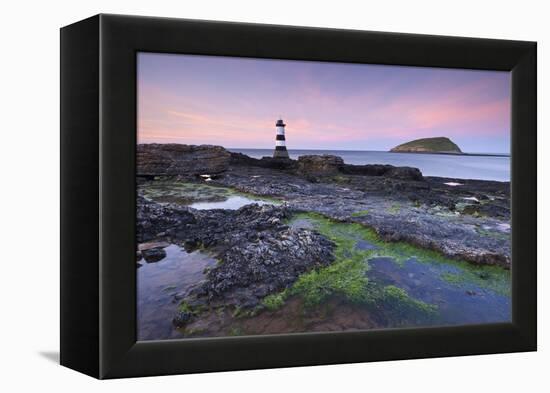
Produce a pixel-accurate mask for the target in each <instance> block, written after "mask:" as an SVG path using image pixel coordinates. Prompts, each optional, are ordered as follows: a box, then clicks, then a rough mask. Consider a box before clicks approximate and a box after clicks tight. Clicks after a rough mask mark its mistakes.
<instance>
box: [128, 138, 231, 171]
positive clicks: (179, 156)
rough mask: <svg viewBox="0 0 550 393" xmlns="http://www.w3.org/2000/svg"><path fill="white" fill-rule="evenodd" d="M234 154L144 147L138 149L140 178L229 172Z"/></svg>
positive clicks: (169, 146)
mask: <svg viewBox="0 0 550 393" xmlns="http://www.w3.org/2000/svg"><path fill="white" fill-rule="evenodd" d="M230 157H231V154H230V153H229V152H228V151H227V150H225V149H224V148H223V147H221V146H211V145H181V144H175V143H169V144H157V143H152V144H141V145H138V146H137V173H138V175H140V176H155V175H160V176H174V175H180V176H197V175H204V174H217V173H221V172H224V171H225V170H227V168H228V166H229V161H230Z"/></svg>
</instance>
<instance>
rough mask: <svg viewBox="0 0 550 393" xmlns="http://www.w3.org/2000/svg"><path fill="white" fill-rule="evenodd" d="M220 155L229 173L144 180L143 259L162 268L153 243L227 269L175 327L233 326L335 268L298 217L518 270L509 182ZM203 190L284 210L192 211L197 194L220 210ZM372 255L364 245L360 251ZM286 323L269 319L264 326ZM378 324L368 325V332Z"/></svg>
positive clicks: (325, 246) (319, 159) (190, 293)
mask: <svg viewBox="0 0 550 393" xmlns="http://www.w3.org/2000/svg"><path fill="white" fill-rule="evenodd" d="M222 149H223V148H222ZM176 150H177V149H176ZM162 154H164V152H163V153H162ZM193 154H194V153H193ZM222 156H224V158H223V160H222V161H223V162H224V163H223V165H221V164H220V163H219V160H218V158H215V159H214V162H213V163H208V162H206V163H201V164H192V165H190V167H189V168H186V167H184V166H180V167H177V168H178V169H177V171H178V174H177V175H170V174H168V175H166V174H162V179H161V180H158V179H156V180H153V179H151V178H150V177H148V176H144V177H141V178H140V180H139V182H140V193H139V196H138V198H137V239H138V242H139V243H145V244H148V246H143V245H142V246H141V248H140V249H139V250H138V258H139V257H141V256H142V257H143V259H144V260H145V261H146V262H151V261H153V262H154V260H155V259H157V258H160V257H161V255H160V253H159V251H158V250H159V249H160V250H162V247H154V245H155V242H159V241H168V242H169V243H173V244H178V245H180V246H183V247H184V248H185V250H187V251H189V252H192V251H193V250H198V249H205V250H207V251H208V253H211V255H213V257H214V258H215V259H216V260H218V263H217V264H216V265H215V266H213V267H210V268H208V270H207V271H206V272H205V278H204V280H202V281H200V282H197V283H196V285H193V286H192V287H191V288H190V289H188V290H186V291H185V292H180V293H177V295H176V296H175V297H174V299H175V300H174V301H175V302H177V303H178V304H179V305H180V306H181V307H179V311H178V312H177V313H176V315H175V317H174V320H173V323H174V325H175V326H176V327H182V326H185V327H186V329H187V328H188V327H190V326H191V327H193V328H195V327H197V329H199V328H201V329H202V328H205V329H206V330H208V329H209V328H206V327H205V326H202V325H203V324H206V325H208V324H213V325H216V326H219V324H220V321H221V320H223V321H231V320H232V318H233V315H232V313H235V312H237V313H238V312H241V311H242V310H245V311H246V310H257V309H258V307H260V308H261V307H262V300H263V299H264V298H265V297H266V296H268V295H271V294H274V293H278V292H280V291H282V290H284V289H285V288H289V287H290V286H291V285H292V284H293V283H294V282H296V280H297V279H298V278H299V276H301V275H302V274H304V273H305V272H308V271H311V270H312V269H317V268H320V267H323V266H328V265H330V264H331V263H332V262H333V261H334V259H335V258H334V249H335V245H334V244H333V243H332V242H331V241H330V240H328V239H327V238H326V237H324V236H322V235H320V234H319V233H318V232H317V231H316V230H315V229H314V228H312V227H307V226H305V227H289V226H288V225H286V222H287V220H288V219H289V218H290V217H292V216H293V215H294V214H296V213H298V212H315V213H319V214H322V215H323V216H326V217H328V218H331V219H333V220H335V221H339V222H347V223H359V224H362V225H364V226H366V227H369V228H372V229H373V230H374V231H375V232H376V233H377V234H378V235H379V237H380V238H381V239H382V240H384V241H388V242H398V241H405V242H408V243H411V244H414V245H417V246H420V247H422V248H426V249H432V250H437V251H440V252H441V253H442V254H444V255H445V256H448V257H451V258H456V259H460V260H465V261H468V262H471V263H473V264H480V265H498V266H501V267H504V268H509V267H510V256H511V251H510V188H509V187H510V185H509V183H504V182H495V181H478V180H464V179H460V180H458V179H448V178H438V177H424V176H422V174H421V173H420V171H419V170H418V169H416V168H409V167H393V166H391V165H347V164H345V163H343V162H342V161H341V159H340V158H339V157H336V156H306V157H305V158H301V159H299V160H291V159H284V160H281V159H273V158H270V157H264V158H263V159H255V158H251V157H248V156H246V155H244V154H241V153H230V154H229V153H228V154H227V156H226V155H225V154H222ZM216 157H217V156H216ZM153 161H154V160H153ZM183 161H185V160H183ZM183 161H182V162H183ZM205 161H209V159H205ZM155 165H156V164H155ZM155 165H152V167H155ZM163 165H164V164H163ZM197 168H200V171H202V170H203V168H210V169H212V168H218V169H216V170H218V172H214V171H212V170H210V171H209V172H210V173H212V174H214V173H215V174H216V175H215V176H210V177H208V178H201V177H200V176H196V175H197V174H199V172H198V171H199V169H197ZM160 181H162V182H164V183H162V184H161V183H160ZM171 182H172V183H173V184H172V185H171V184H170V183H171ZM206 184H207V185H208V187H211V188H212V187H218V188H220V187H223V188H224V189H225V190H233V191H237V192H240V193H244V194H252V195H255V196H260V197H267V198H275V199H277V200H279V201H281V202H283V204H282V205H278V206H273V205H262V206H259V205H245V206H244V207H241V208H240V209H237V210H229V209H227V208H225V209H211V210H197V209H193V208H191V207H189V205H190V204H191V203H190V202H193V201H197V195H194V194H193V192H199V191H200V194H201V195H200V198H201V201H203V200H204V201H215V200H218V198H219V197H220V195H221V194H217V193H216V192H214V191H212V190H208V189H204V190H202V189H200V190H199V188H200V187H201V186H202V187H205V185H206ZM174 185H175V186H174ZM142 186H143V187H142ZM155 187H156V188H155ZM189 189H191V190H194V191H193V192H192V191H190V190H189ZM143 190H145V191H147V190H148V191H149V193H147V192H142V191H143ZM166 190H169V191H170V192H168V193H167V191H166ZM221 197H222V199H223V198H227V195H226V194H224V195H221ZM153 200H155V201H156V202H154V201H153ZM161 244H162V243H161ZM368 247H370V246H369V245H368V244H367V245H364V244H362V243H358V244H357V248H359V249H361V250H363V249H369V248H368ZM147 254H149V256H148V255H147ZM472 296H473V295H472ZM291 304H292V303H291ZM228 313H229V314H228ZM226 314H227V315H226ZM280 314H281V312H279V311H275V312H271V311H270V312H269V313H267V314H266V313H263V314H261V315H263V317H261V318H267V317H266V315H274V316H280ZM261 318H260V319H255V321H256V322H258V321H261V320H262V319H261ZM277 318H278V317H277ZM275 320H276V318H275V319H269V321H270V322H269V324H271V325H269V326H270V327H269V328H268V327H267V325H266V331H267V332H271V331H278V329H276V328H274V327H273V325H272V324H273V323H275V322H274V321H275ZM216 321H217V322H216ZM355 322H357V321H355ZM355 322H354V323H355ZM224 323H225V322H223V323H222V324H224ZM251 323H252V322H251ZM266 323H267V322H266ZM362 323H363V322H362ZM380 323H381V324H383V321H382V322H380V321H373V319H372V318H370V319H369V318H367V319H366V320H365V321H364V323H363V324H364V325H365V326H371V327H375V326H378V324H380ZM314 325H315V324H313V325H311V326H314ZM359 325H361V324H359ZM311 326H309V325H308V329H310V328H311V329H313V330H315V329H314V328H312V327H311ZM315 326H317V325H315ZM319 326H320V327H319V329H320V330H323V329H328V328H327V326H325V325H323V324H320V325H319ZM338 326H340V325H338ZM342 326H344V325H342ZM361 326H362V325H361ZM228 328H229V327H228ZM333 328H334V330H339V327H337V326H334V327H333ZM350 328H351V327H350ZM284 329H287V327H283V326H282V327H281V332H285V331H289V330H284ZM331 329H332V328H331ZM331 329H329V330H331ZM260 330H261V329H260Z"/></svg>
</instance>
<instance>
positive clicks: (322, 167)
mask: <svg viewBox="0 0 550 393" xmlns="http://www.w3.org/2000/svg"><path fill="white" fill-rule="evenodd" d="M343 165H344V160H342V158H341V157H338V156H333V155H329V154H324V155H307V156H300V157H299V158H298V169H297V173H298V174H300V175H313V176H327V175H328V176H332V175H336V174H338V173H339V172H340V168H341V167H342V166H343Z"/></svg>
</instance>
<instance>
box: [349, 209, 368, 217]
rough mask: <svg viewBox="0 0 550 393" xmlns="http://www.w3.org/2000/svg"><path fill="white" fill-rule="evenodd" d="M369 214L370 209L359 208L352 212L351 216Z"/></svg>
mask: <svg viewBox="0 0 550 393" xmlns="http://www.w3.org/2000/svg"><path fill="white" fill-rule="evenodd" d="M367 214H369V211H368V210H359V211H358V212H355V213H351V216H352V217H363V216H366V215H367Z"/></svg>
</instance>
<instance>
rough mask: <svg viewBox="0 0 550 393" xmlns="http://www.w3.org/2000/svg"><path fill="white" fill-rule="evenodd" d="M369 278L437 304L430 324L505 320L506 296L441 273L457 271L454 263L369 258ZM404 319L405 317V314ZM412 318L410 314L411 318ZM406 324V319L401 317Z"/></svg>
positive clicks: (508, 306)
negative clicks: (449, 279)
mask: <svg viewBox="0 0 550 393" xmlns="http://www.w3.org/2000/svg"><path fill="white" fill-rule="evenodd" d="M369 265H370V267H371V269H370V271H369V279H371V280H372V281H373V282H376V283H377V284H380V285H395V286H398V287H400V288H403V289H404V290H405V291H406V292H407V294H408V295H409V296H411V297H412V298H414V299H418V300H421V301H423V302H425V303H428V304H433V305H436V306H437V317H436V318H434V319H433V320H432V321H431V322H432V324H434V325H465V324H477V323H492V322H509V321H510V320H511V302H510V297H509V296H505V295H504V294H499V293H498V292H497V291H496V290H494V289H491V288H488V287H482V286H480V285H478V283H476V282H474V281H469V280H464V281H461V282H448V281H446V280H445V279H444V277H445V275H460V274H461V273H462V272H461V271H460V270H459V269H457V268H456V267H455V266H452V265H448V264H445V263H441V262H435V261H434V262H433V263H426V262H423V263H421V262H418V261H417V260H416V259H415V258H410V259H408V260H406V261H405V262H404V263H402V264H400V263H397V262H395V260H393V259H392V258H373V259H371V260H369ZM405 319H406V318H405ZM412 320H414V318H413V319H412ZM404 323H405V324H407V322H406V321H404Z"/></svg>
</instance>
